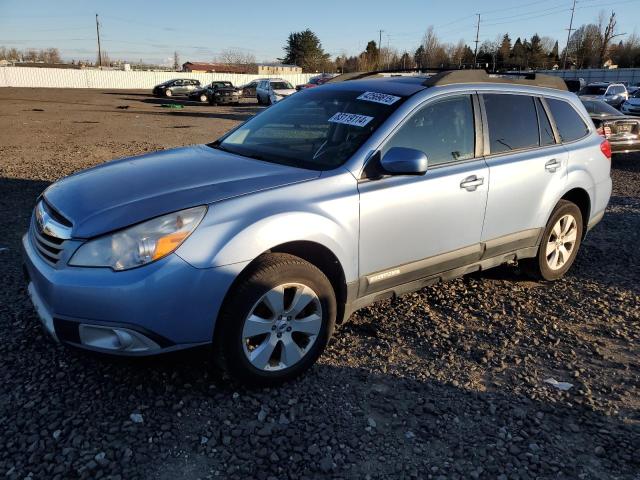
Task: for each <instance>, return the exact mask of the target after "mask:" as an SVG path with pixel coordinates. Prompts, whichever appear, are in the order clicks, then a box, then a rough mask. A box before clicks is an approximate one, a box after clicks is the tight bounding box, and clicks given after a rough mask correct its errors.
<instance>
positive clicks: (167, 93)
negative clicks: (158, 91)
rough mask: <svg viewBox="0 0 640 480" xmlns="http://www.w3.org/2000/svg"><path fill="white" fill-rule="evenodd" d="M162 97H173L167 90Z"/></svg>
mask: <svg viewBox="0 0 640 480" xmlns="http://www.w3.org/2000/svg"><path fill="white" fill-rule="evenodd" d="M164 96H165V97H172V96H173V92H172V91H171V90H169V89H168V88H167V89H166V90H165V91H164Z"/></svg>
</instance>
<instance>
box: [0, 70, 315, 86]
mask: <svg viewBox="0 0 640 480" xmlns="http://www.w3.org/2000/svg"><path fill="white" fill-rule="evenodd" d="M315 75H316V74H308V73H301V74H295V75H245V74H233V73H229V74H227V73H183V72H140V71H129V72H125V71H119V70H72V69H62V68H30V67H0V87H38V88H47V87H50V88H105V89H111V88H113V89H151V88H153V87H154V86H155V85H158V84H159V83H162V82H164V81H166V80H171V79H172V78H195V79H197V80H200V82H201V83H202V84H207V83H209V82H212V81H214V80H229V81H230V82H232V83H233V84H234V85H243V84H245V83H248V82H250V81H251V80H254V79H256V78H267V77H273V78H283V79H285V80H288V81H289V82H291V83H292V84H293V85H294V86H296V85H300V84H303V83H307V81H308V80H309V78H311V77H313V76H315Z"/></svg>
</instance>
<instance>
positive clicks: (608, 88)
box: [578, 82, 629, 108]
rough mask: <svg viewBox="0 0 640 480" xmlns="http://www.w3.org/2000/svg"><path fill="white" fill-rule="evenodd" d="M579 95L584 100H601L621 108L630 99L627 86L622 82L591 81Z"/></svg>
mask: <svg viewBox="0 0 640 480" xmlns="http://www.w3.org/2000/svg"><path fill="white" fill-rule="evenodd" d="M578 95H580V98H581V99H582V100H587V101H589V100H601V101H603V102H606V103H608V104H609V105H611V106H612V107H614V108H620V106H621V105H622V104H623V103H624V102H626V101H627V100H628V99H629V93H628V92H627V87H625V86H624V85H623V84H622V83H606V82H596V83H590V84H589V85H587V86H586V87H584V88H583V89H582V90H580V92H578Z"/></svg>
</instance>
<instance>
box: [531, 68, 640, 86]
mask: <svg viewBox="0 0 640 480" xmlns="http://www.w3.org/2000/svg"><path fill="white" fill-rule="evenodd" d="M540 73H547V74H549V75H556V76H558V77H562V78H566V79H572V78H583V79H584V80H585V82H587V83H591V82H629V83H630V84H633V83H640V68H613V69H607V68H593V69H584V70H540Z"/></svg>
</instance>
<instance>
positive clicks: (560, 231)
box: [525, 200, 583, 280]
mask: <svg viewBox="0 0 640 480" xmlns="http://www.w3.org/2000/svg"><path fill="white" fill-rule="evenodd" d="M582 222H583V220H582V213H581V212H580V209H579V208H578V206H577V205H576V204H575V203H572V202H569V201H567V200H560V202H558V205H556V208H555V209H554V210H553V213H552V214H551V218H549V221H548V222H547V226H546V227H545V229H544V233H543V235H542V241H541V242H540V248H539V249H538V255H537V256H536V257H535V258H532V259H530V260H528V261H526V263H525V268H526V270H527V271H528V272H529V273H530V274H531V275H533V276H534V277H536V278H540V279H544V280H557V279H559V278H562V277H563V276H564V274H565V273H567V271H568V270H569V268H571V265H572V264H573V262H574V261H575V259H576V255H577V254H578V249H579V248H580V242H581V240H582V232H583V223H582Z"/></svg>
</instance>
